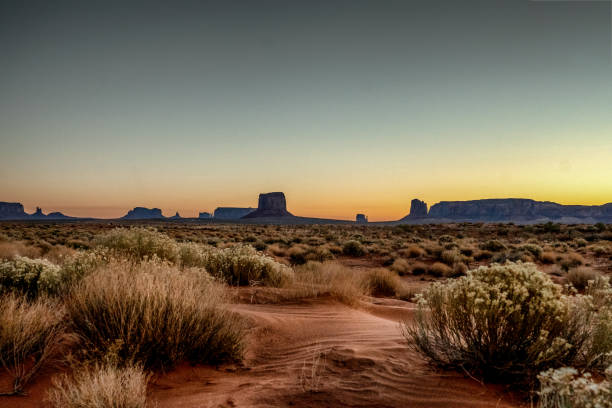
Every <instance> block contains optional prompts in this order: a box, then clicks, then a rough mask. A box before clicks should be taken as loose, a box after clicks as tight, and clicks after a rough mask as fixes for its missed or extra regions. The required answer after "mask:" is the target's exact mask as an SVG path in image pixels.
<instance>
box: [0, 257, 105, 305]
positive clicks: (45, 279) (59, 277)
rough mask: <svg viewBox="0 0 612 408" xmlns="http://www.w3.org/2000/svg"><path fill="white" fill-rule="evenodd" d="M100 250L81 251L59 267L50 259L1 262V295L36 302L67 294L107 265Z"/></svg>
mask: <svg viewBox="0 0 612 408" xmlns="http://www.w3.org/2000/svg"><path fill="white" fill-rule="evenodd" d="M106 260H107V258H106V257H105V255H104V254H103V253H102V252H99V251H87V252H85V251H80V252H77V253H75V254H74V255H71V256H69V257H68V258H66V259H64V263H63V265H61V266H60V265H55V264H53V263H52V262H50V261H48V260H46V259H30V258H26V257H20V256H17V257H16V258H15V259H13V260H12V261H5V262H2V263H0V293H2V292H7V291H13V292H17V293H21V294H23V295H25V296H27V297H28V298H29V299H34V298H35V297H37V296H38V295H39V294H46V295H63V294H65V293H66V292H67V291H68V289H69V287H70V285H72V284H74V283H75V282H77V281H78V280H80V279H81V278H82V277H83V276H85V274H87V273H89V272H91V271H92V270H94V269H95V268H96V267H97V266H98V265H100V264H102V263H104V262H106Z"/></svg>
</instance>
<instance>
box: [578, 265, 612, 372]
mask: <svg viewBox="0 0 612 408" xmlns="http://www.w3.org/2000/svg"><path fill="white" fill-rule="evenodd" d="M584 298H585V299H586V302H585V303H587V307H585V310H584V311H583V313H582V315H587V314H588V316H584V317H582V321H583V322H586V323H583V324H585V326H586V327H585V330H586V331H588V332H589V338H588V340H587V342H586V343H585V345H584V347H583V357H584V364H583V365H585V366H586V367H589V368H591V369H593V370H597V371H603V370H604V369H606V367H608V366H609V365H612V286H611V285H610V278H608V277H603V276H602V277H598V278H597V279H595V280H592V281H589V283H588V284H587V288H586V290H585V296H584Z"/></svg>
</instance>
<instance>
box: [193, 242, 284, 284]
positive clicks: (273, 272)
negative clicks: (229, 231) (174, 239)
mask: <svg viewBox="0 0 612 408" xmlns="http://www.w3.org/2000/svg"><path fill="white" fill-rule="evenodd" d="M201 262H202V266H204V267H205V268H206V270H207V271H208V272H209V273H210V274H211V275H213V276H215V277H217V278H220V279H223V280H225V281H226V282H227V283H229V284H232V285H248V284H251V283H253V282H262V283H264V284H266V285H269V286H277V287H278V286H283V285H285V284H286V283H288V282H289V281H291V280H292V279H293V270H292V269H291V268H290V267H288V266H286V265H283V264H281V263H278V262H276V261H275V260H274V259H272V258H270V257H268V256H266V255H264V254H262V253H260V252H257V251H256V250H255V249H254V248H253V247H251V246H249V245H236V246H233V247H230V248H225V249H210V250H208V251H206V252H205V253H203V254H202V260H201Z"/></svg>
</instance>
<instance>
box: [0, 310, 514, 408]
mask: <svg viewBox="0 0 612 408" xmlns="http://www.w3.org/2000/svg"><path fill="white" fill-rule="evenodd" d="M373 300H374V301H375V303H376V304H374V303H367V304H365V303H364V304H363V305H362V307H360V308H359V309H352V308H349V307H347V306H344V305H342V304H338V303H336V302H334V301H332V300H330V299H317V300H308V301H303V302H299V303H295V304H282V305H272V304H271V305H255V304H253V305H251V304H239V305H235V306H233V307H234V309H235V310H236V311H237V312H239V313H241V314H243V315H245V316H247V317H248V318H250V319H251V321H252V326H253V330H252V332H251V333H250V335H249V338H248V343H247V344H248V351H247V355H246V359H245V362H244V364H243V365H241V366H222V367H219V368H214V367H208V366H190V365H188V364H183V365H181V366H179V367H177V368H176V369H175V370H173V371H171V372H169V373H166V374H163V375H158V376H157V377H156V378H154V380H153V382H152V384H151V385H150V387H149V394H150V400H151V402H156V403H157V404H158V406H159V408H164V407H178V408H181V407H184V408H187V407H193V408H195V407H198V408H200V407H271V406H273V407H288V406H292V407H414V408H419V407H422V408H425V407H427V408H435V407H453V408H454V407H456V408H461V407H466V408H467V407H491V408H503V407H519V406H521V404H520V400H519V399H518V398H516V397H515V396H513V395H512V394H510V393H507V392H504V390H503V387H501V386H489V385H487V386H483V385H481V384H480V383H478V382H477V381H474V380H472V379H470V378H468V377H466V376H465V375H462V374H460V373H452V372H441V371H438V370H435V369H434V368H432V367H430V366H428V365H427V364H426V363H425V361H424V359H423V358H422V357H421V356H420V355H418V354H417V353H415V352H413V351H410V350H409V349H408V348H407V347H406V344H405V340H404V338H403V337H402V335H401V332H400V329H399V323H398V321H399V320H400V319H401V318H410V317H411V315H412V309H411V308H412V307H413V305H411V304H409V303H405V302H401V301H396V300H385V299H382V300H381V299H373ZM317 356H319V364H318V366H317V369H316V370H314V375H313V370H312V364H313V361H316V357H317ZM49 376H50V374H46V375H44V376H42V377H41V378H40V379H39V380H37V381H36V382H35V383H34V384H32V385H31V386H30V387H28V391H29V393H30V396H28V397H10V398H7V397H2V398H0V406H1V407H19V408H21V407H24V408H26V407H37V406H44V405H43V404H42V400H43V397H44V394H45V389H46V388H47V387H48V385H49ZM315 383H316V385H317V386H316V387H315V385H314V384H315ZM313 388H316V389H313Z"/></svg>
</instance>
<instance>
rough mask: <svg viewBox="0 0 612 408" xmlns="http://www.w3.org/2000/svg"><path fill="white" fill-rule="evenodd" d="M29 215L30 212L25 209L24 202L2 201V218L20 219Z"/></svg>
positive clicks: (0, 215)
mask: <svg viewBox="0 0 612 408" xmlns="http://www.w3.org/2000/svg"><path fill="white" fill-rule="evenodd" d="M27 217H28V214H26V212H25V211H24V210H23V204H21V203H6V202H0V219H3V220H18V219H21V218H27Z"/></svg>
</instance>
